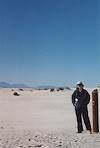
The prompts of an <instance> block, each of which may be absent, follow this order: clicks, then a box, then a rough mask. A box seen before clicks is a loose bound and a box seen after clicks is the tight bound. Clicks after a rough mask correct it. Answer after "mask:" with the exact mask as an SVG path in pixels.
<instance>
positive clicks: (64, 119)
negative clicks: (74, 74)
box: [0, 89, 100, 148]
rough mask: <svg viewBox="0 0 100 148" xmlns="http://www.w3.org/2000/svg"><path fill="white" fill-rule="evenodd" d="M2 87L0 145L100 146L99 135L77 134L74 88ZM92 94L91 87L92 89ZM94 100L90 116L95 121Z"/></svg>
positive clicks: (16, 147)
mask: <svg viewBox="0 0 100 148" xmlns="http://www.w3.org/2000/svg"><path fill="white" fill-rule="evenodd" d="M14 91H16V92H18V93H19V94H20V96H14V95H13V91H12V90H11V89H0V148H20V147H22V148H29V147H30V148H35V147H41V148H56V147H59V148H89V147H91V148H94V147H95V148H99V147H100V135H99V134H92V135H90V134H89V133H88V132H87V131H86V130H85V127H84V132H83V133H82V134H77V133H76V130H77V129H76V118H75V114H74V108H73V106H72V103H71V94H72V92H73V91H71V90H67V91H60V92H50V91H49V90H41V91H39V90H29V89H25V90H24V91H20V90H18V89H15V90H14ZM89 92H90V94H91V89H89ZM99 95H100V94H99ZM91 110H92V108H91V103H90V105H89V115H90V119H91V121H92V112H91Z"/></svg>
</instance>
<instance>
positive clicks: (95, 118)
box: [92, 89, 99, 133]
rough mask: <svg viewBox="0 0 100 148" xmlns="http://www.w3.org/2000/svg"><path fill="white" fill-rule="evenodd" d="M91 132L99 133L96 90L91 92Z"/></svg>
mask: <svg viewBox="0 0 100 148" xmlns="http://www.w3.org/2000/svg"><path fill="white" fill-rule="evenodd" d="M92 111H93V112H92V113H93V132H94V133H98V132H99V112H98V90H97V89H95V90H94V91H93V92H92Z"/></svg>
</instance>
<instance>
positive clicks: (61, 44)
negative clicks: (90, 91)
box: [0, 0, 100, 86]
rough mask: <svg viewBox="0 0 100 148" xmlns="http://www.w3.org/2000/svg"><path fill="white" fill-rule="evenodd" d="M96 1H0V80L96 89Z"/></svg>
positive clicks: (99, 63)
mask: <svg viewBox="0 0 100 148" xmlns="http://www.w3.org/2000/svg"><path fill="white" fill-rule="evenodd" d="M99 6H100V5H99V1H97V0H9V1H8V0H0V81H7V82H11V83H14V82H16V83H26V84H27V85H33V86H38V85H59V86H60V85H69V86H73V85H75V83H76V82H77V81H78V80H82V81H83V82H85V84H86V86H97V85H99V84H100V50H99V47H100V45H99V39H100V36H99Z"/></svg>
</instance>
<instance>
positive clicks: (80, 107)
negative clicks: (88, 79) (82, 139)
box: [72, 81, 92, 134]
mask: <svg viewBox="0 0 100 148" xmlns="http://www.w3.org/2000/svg"><path fill="white" fill-rule="evenodd" d="M89 102H90V95H89V93H88V91H87V90H85V89H84V85H83V83H82V82H80V81H79V82H77V85H76V90H75V91H74V93H73V94H72V104H73V105H74V107H75V113H76V119H77V129H78V133H82V131H83V124H82V118H83V121H84V123H85V126H86V129H87V130H88V131H90V134H91V133H92V129H91V124H90V119H89V116H88V107H87V105H88V104H89Z"/></svg>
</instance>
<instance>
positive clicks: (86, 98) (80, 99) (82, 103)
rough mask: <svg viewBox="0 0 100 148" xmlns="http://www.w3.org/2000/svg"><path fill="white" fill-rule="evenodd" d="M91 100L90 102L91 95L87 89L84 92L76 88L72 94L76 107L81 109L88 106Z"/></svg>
mask: <svg viewBox="0 0 100 148" xmlns="http://www.w3.org/2000/svg"><path fill="white" fill-rule="evenodd" d="M76 100H77V101H76ZM89 102H90V95H89V93H88V92H87V90H85V89H83V90H82V92H79V91H78V90H77V89H76V90H75V91H74V93H73V94H72V103H73V105H74V106H75V109H81V108H83V107H87V105H88V104H89Z"/></svg>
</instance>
